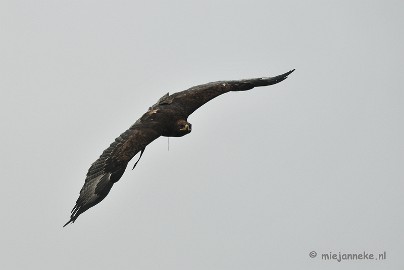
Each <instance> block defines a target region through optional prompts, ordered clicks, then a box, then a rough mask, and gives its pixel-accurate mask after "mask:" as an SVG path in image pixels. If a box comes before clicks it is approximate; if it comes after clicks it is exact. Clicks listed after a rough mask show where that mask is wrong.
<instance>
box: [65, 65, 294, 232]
mask: <svg viewBox="0 0 404 270" xmlns="http://www.w3.org/2000/svg"><path fill="white" fill-rule="evenodd" d="M293 71H294V70H291V71H289V72H287V73H285V74H282V75H279V76H276V77H267V78H256V79H247V80H237V81H219V82H213V83H208V84H203V85H199V86H195V87H192V88H190V89H188V90H185V91H182V92H178V93H174V94H172V95H169V94H168V93H167V94H166V95H164V96H163V97H161V98H160V99H159V100H158V101H157V103H156V104H154V105H153V106H151V107H150V108H149V110H148V111H147V112H146V113H145V114H143V115H142V117H140V118H139V119H138V120H137V121H136V122H135V123H134V124H133V125H132V126H131V127H130V128H129V129H128V130H126V131H125V132H124V133H122V134H121V135H120V136H119V137H118V138H116V139H115V141H114V142H113V143H112V144H111V145H110V146H109V147H108V148H107V149H106V150H105V151H104V152H103V153H102V154H101V156H100V157H99V158H98V159H97V160H96V161H95V162H94V163H93V164H92V165H91V167H90V168H89V170H88V172H87V176H86V180H85V183H84V186H83V188H82V189H81V191H80V196H79V198H78V199H77V201H76V205H75V207H74V208H73V210H72V213H71V216H70V220H69V221H68V222H67V223H66V224H65V225H64V226H66V225H67V224H69V223H73V222H74V221H75V220H76V219H77V217H78V216H79V215H80V214H82V213H83V212H85V211H86V210H88V209H89V208H91V207H93V206H94V205H96V204H97V203H99V202H100V201H102V200H103V199H104V198H105V197H106V196H107V195H108V193H109V191H110V190H111V188H112V186H113V184H114V183H116V182H117V181H118V180H119V179H120V178H121V177H122V175H123V173H124V172H125V169H126V167H127V165H128V162H129V161H130V160H131V159H132V158H133V157H134V156H135V155H136V154H137V153H139V152H141V154H140V157H139V160H140V158H141V156H142V154H143V151H144V150H145V148H146V146H147V145H148V144H150V143H151V142H152V141H154V140H155V139H157V138H158V137H160V136H165V137H182V136H184V135H187V134H188V133H190V132H191V129H192V125H191V124H190V123H188V116H189V115H190V114H192V113H193V112H194V111H195V110H196V109H198V108H199V107H201V106H202V105H203V104H205V103H206V102H208V101H210V100H211V99H213V98H215V97H217V96H219V95H221V94H224V93H227V92H230V91H246V90H250V89H252V88H254V87H258V86H267V85H272V84H276V83H278V82H281V81H283V80H285V79H286V78H287V76H288V75H289V74H290V73H292V72H293ZM139 160H138V161H139ZM138 161H137V162H138ZM137 162H136V163H135V166H136V164H137Z"/></svg>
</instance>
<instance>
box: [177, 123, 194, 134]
mask: <svg viewBox="0 0 404 270" xmlns="http://www.w3.org/2000/svg"><path fill="white" fill-rule="evenodd" d="M180 130H181V131H189V132H191V130H192V125H191V124H189V123H188V124H185V126H184V127H183V128H181V129H180Z"/></svg>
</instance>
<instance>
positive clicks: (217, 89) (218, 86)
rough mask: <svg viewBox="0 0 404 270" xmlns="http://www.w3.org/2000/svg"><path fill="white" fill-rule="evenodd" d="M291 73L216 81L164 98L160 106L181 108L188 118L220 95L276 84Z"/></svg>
mask: <svg viewBox="0 0 404 270" xmlns="http://www.w3.org/2000/svg"><path fill="white" fill-rule="evenodd" d="M293 71H294V69H293V70H291V71H289V72H286V73H284V74H282V75H279V76H276V77H265V78H254V79H246V80H237V81H218V82H211V83H207V84H202V85H198V86H194V87H191V88H189V89H188V90H185V91H182V92H178V93H175V94H173V95H171V96H168V97H166V98H165V99H164V100H162V104H164V103H168V104H171V105H174V106H176V107H181V108H182V109H183V111H184V113H185V114H186V115H187V116H189V115H190V114H192V113H193V112H194V111H195V110H197V109H198V108H199V107H201V106H202V105H204V104H205V103H206V102H208V101H210V100H212V99H214V98H215V97H217V96H219V95H221V94H224V93H227V92H230V91H246V90H250V89H252V88H254V87H258V86H267V85H272V84H276V83H279V82H281V81H283V80H285V79H286V78H287V77H288V75H289V74H290V73H292V72H293ZM163 98H164V97H163Z"/></svg>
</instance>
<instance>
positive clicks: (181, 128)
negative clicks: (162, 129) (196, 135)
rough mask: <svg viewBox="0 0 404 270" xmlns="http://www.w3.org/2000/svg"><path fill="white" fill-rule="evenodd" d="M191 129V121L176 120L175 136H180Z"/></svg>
mask: <svg viewBox="0 0 404 270" xmlns="http://www.w3.org/2000/svg"><path fill="white" fill-rule="evenodd" d="M191 130H192V125H191V123H188V122H187V121H186V120H183V119H181V120H178V121H177V122H176V137H182V136H184V135H187V134H188V133H190V132H191Z"/></svg>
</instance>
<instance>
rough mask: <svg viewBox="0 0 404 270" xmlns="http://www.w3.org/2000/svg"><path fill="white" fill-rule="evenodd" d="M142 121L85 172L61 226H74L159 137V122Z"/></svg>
mask: <svg viewBox="0 0 404 270" xmlns="http://www.w3.org/2000/svg"><path fill="white" fill-rule="evenodd" d="M143 118H144V117H142V118H141V119H139V120H138V121H137V122H136V123H135V124H134V125H133V126H131V127H130V128H129V129H128V130H126V131H125V132H124V133H122V134H121V135H120V136H119V137H118V138H116V139H115V141H114V142H113V143H112V144H111V145H110V146H109V147H108V148H107V149H106V150H105V151H104V152H103V153H102V155H101V156H100V157H99V158H98V159H97V160H96V161H95V162H94V163H93V164H92V165H91V167H90V169H88V172H87V176H86V180H85V183H84V186H83V187H82V189H81V191H80V196H79V198H78V199H77V201H76V205H75V206H74V208H73V210H72V212H71V216H70V220H69V221H68V222H67V223H66V224H65V225H64V226H66V225H67V224H69V223H73V222H74V221H75V220H76V219H77V217H78V216H79V215H80V214H82V213H83V212H85V211H86V210H88V209H89V208H91V207H93V206H94V205H96V204H97V203H99V202H101V201H102V200H103V199H104V198H105V197H106V196H107V195H108V193H109V191H110V190H111V188H112V186H113V185H114V183H116V182H117V181H118V180H119V179H120V178H121V176H122V175H123V173H124V172H125V169H126V166H127V165H128V162H129V161H130V160H131V159H132V158H133V157H134V156H135V155H136V154H137V153H138V152H139V151H144V149H145V148H146V146H147V145H148V144H149V143H151V142H152V141H154V140H155V139H157V138H158V137H159V136H160V135H161V130H160V126H159V123H156V122H153V121H148V119H145V120H144V121H142V120H143ZM64 226H63V227H64Z"/></svg>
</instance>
